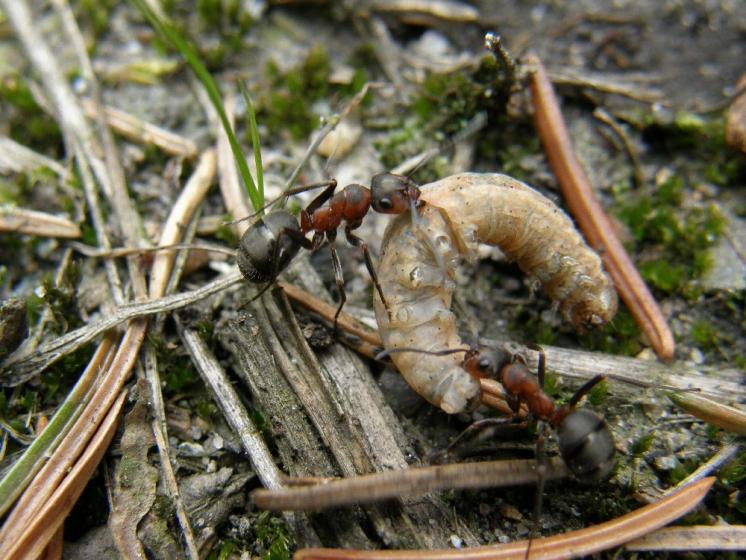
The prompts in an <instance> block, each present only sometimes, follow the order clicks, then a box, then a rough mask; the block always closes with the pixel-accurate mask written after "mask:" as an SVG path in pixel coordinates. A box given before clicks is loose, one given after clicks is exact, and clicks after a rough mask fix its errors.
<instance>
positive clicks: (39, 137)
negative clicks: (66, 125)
mask: <svg viewBox="0 0 746 560" xmlns="http://www.w3.org/2000/svg"><path fill="white" fill-rule="evenodd" d="M0 101H2V102H4V103H6V104H7V105H8V107H10V108H11V110H9V111H8V113H7V115H6V121H5V123H6V125H5V126H6V127H7V130H8V132H7V134H8V136H10V137H11V138H12V139H13V140H15V141H16V142H18V143H20V144H23V145H24V146H27V147H29V148H31V149H34V150H37V151H39V152H42V153H45V154H48V155H50V156H51V157H55V158H58V157H61V156H62V154H63V143H62V135H61V133H60V129H59V126H57V122H56V121H55V120H54V119H53V118H51V117H49V116H47V114H46V112H45V111H44V110H43V109H42V108H41V107H40V106H39V105H38V104H37V103H36V101H35V100H34V97H33V95H32V94H31V90H30V89H29V87H28V83H27V82H26V80H25V79H23V78H22V77H20V76H11V77H6V78H4V79H3V80H2V81H0Z"/></svg>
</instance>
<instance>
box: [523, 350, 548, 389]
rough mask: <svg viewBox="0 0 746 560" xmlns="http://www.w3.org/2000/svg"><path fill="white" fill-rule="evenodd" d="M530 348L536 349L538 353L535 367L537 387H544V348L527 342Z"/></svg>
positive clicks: (545, 356)
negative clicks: (537, 361) (537, 362)
mask: <svg viewBox="0 0 746 560" xmlns="http://www.w3.org/2000/svg"><path fill="white" fill-rule="evenodd" d="M526 346H527V347H528V348H530V349H531V350H536V351H537V352H538V353H539V365H538V367H537V368H536V378H537V380H538V381H539V387H541V388H542V390H543V389H544V379H545V377H546V374H547V355H546V352H544V348H542V347H541V346H539V345H538V344H527V345H526Z"/></svg>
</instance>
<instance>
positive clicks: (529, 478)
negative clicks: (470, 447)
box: [253, 459, 569, 511]
mask: <svg viewBox="0 0 746 560" xmlns="http://www.w3.org/2000/svg"><path fill="white" fill-rule="evenodd" d="M568 473H569V471H568V470H567V467H566V466H565V464H564V463H563V462H562V460H561V459H554V460H552V461H550V462H549V463H548V464H547V472H546V477H547V479H548V480H553V479H556V478H563V477H566V476H567V475H568ZM538 478H539V474H538V472H537V471H536V461H533V460H515V461H485V462H481V463H457V464H452V465H437V466H432V467H421V468H411V469H405V470H394V471H388V472H382V473H374V474H368V475H363V476H356V477H352V478H342V479H337V480H332V481H331V482H326V483H321V484H311V485H305V486H290V487H289V488H281V489H279V490H264V489H260V490H256V491H254V493H253V497H254V502H255V503H256V505H257V507H260V508H262V509H268V510H271V511H287V510H300V511H303V510H320V509H324V508H330V507H340V506H350V505H353V504H364V503H371V502H378V501H382V500H392V499H396V498H401V497H405V496H419V495H422V494H427V493H428V492H433V491H438V490H446V489H453V490H463V489H467V488H490V487H495V486H514V485H519V484H528V483H535V482H536V481H537V480H538Z"/></svg>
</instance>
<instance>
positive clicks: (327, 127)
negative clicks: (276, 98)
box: [284, 82, 381, 191]
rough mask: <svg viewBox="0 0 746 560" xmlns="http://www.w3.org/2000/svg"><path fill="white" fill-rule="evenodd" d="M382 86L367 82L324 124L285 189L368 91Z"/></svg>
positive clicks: (292, 183)
mask: <svg viewBox="0 0 746 560" xmlns="http://www.w3.org/2000/svg"><path fill="white" fill-rule="evenodd" d="M380 86H381V84H379V83H376V82H367V83H366V84H365V85H364V86H363V87H362V88H361V89H360V91H359V92H357V93H356V94H355V95H354V96H353V98H352V99H351V100H350V102H349V103H348V104H347V105H346V106H345V107H344V109H342V111H340V113H339V114H338V115H332V116H331V117H329V118H328V119H327V122H326V123H325V124H324V126H322V127H321V129H320V130H319V131H318V132H317V133H316V134H315V136H314V137H313V140H312V141H311V143H310V144H309V145H308V148H307V149H306V153H305V154H303V157H302V158H301V160H300V162H298V165H296V166H295V169H293V172H292V173H291V174H290V177H289V178H288V180H287V181H286V182H285V189H284V190H286V191H287V190H288V189H290V188H291V187H292V186H293V185H294V184H295V181H296V180H297V179H298V176H299V175H300V172H301V171H302V169H303V167H305V165H306V163H308V160H309V159H311V156H312V155H313V154H315V153H316V150H317V149H318V148H319V146H320V145H321V143H322V142H323V141H324V138H326V137H327V136H328V135H329V134H330V133H331V132H332V131H333V130H334V129H335V128H337V125H339V123H340V122H342V121H343V120H344V119H345V118H347V116H348V115H349V114H350V113H351V112H352V110H353V109H354V108H355V107H357V106H358V105H360V103H362V101H363V99H364V98H365V96H366V95H367V94H368V91H369V90H370V89H372V88H377V87H380Z"/></svg>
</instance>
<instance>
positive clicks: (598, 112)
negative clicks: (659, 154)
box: [593, 107, 645, 187]
mask: <svg viewBox="0 0 746 560" xmlns="http://www.w3.org/2000/svg"><path fill="white" fill-rule="evenodd" d="M593 116H594V117H596V119H598V120H599V121H601V122H602V123H604V124H605V125H606V126H608V127H609V128H610V129H611V130H613V131H614V134H616V135H617V137H618V138H619V140H621V141H622V146H624V151H625V152H627V157H629V160H630V163H632V169H634V177H635V185H637V186H638V187H639V186H641V185H642V184H643V183H644V182H645V176H644V175H643V173H642V166H641V165H640V158H639V157H638V156H637V150H636V149H635V147H634V146H633V145H632V142H631V141H630V139H629V136H628V135H627V131H626V130H624V127H623V126H622V124H621V123H620V122H619V121H617V120H616V119H615V118H614V117H612V116H611V115H610V114H609V112H608V111H606V110H605V109H603V108H601V107H596V109H595V110H594V111H593Z"/></svg>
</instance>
